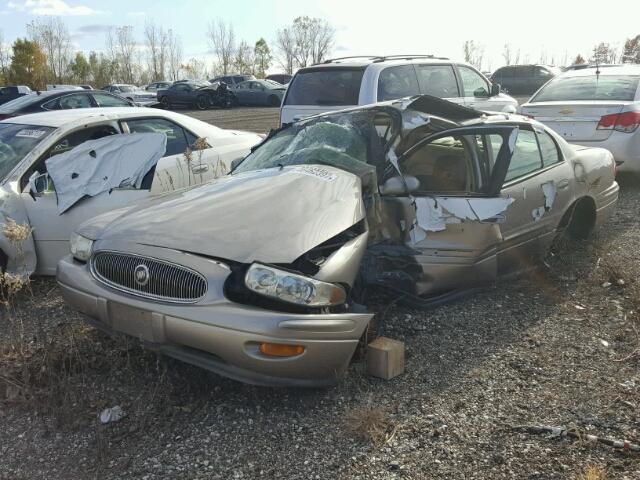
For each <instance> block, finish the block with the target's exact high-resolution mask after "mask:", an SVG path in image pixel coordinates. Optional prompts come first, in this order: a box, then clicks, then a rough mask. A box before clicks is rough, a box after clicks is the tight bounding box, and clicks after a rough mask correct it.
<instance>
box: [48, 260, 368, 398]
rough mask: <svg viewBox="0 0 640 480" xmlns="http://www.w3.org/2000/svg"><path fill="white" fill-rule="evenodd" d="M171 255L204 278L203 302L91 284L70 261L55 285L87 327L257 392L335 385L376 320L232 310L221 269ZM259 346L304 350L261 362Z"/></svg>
mask: <svg viewBox="0 0 640 480" xmlns="http://www.w3.org/2000/svg"><path fill="white" fill-rule="evenodd" d="M145 248H146V249H147V250H149V249H150V248H151V247H145ZM152 249H153V248H152ZM158 250H163V249H158ZM166 252H167V251H166V250H165V253H166ZM168 252H170V253H171V255H169V256H170V257H171V256H173V257H182V258H181V260H183V262H182V263H181V264H182V265H185V266H189V267H191V266H193V265H189V263H192V264H194V263H199V264H200V267H203V265H204V268H201V269H200V272H201V273H202V274H203V275H205V277H207V280H208V293H207V295H206V296H205V298H203V299H202V300H201V301H199V302H197V303H193V304H175V303H173V304H172V303H165V302H160V301H155V300H150V299H147V298H143V297H139V296H134V295H131V294H127V293H124V292H121V291H119V290H115V289H114V288H111V287H109V286H107V285H105V284H104V283H102V282H100V281H98V280H96V279H95V278H94V276H93V275H92V273H91V272H90V269H89V267H88V265H87V264H84V263H80V262H78V261H76V260H74V259H73V258H72V257H71V256H68V257H65V258H64V259H62V260H61V261H60V263H59V264H58V272H57V280H58V284H59V285H60V288H61V290H62V295H63V297H64V298H65V300H66V301H67V302H68V303H69V304H70V305H71V306H72V307H74V308H75V309H77V310H79V311H80V312H81V313H83V314H85V315H86V316H87V317H88V318H87V320H88V321H89V323H91V324H92V325H94V326H96V327H98V328H100V329H102V330H104V331H106V332H108V333H113V332H118V333H124V334H126V335H129V336H132V337H135V338H138V339H140V340H141V341H142V342H143V344H144V345H145V346H146V347H147V348H150V349H153V350H156V351H159V352H161V353H163V354H166V355H168V356H171V357H174V358H177V359H179V360H182V361H185V362H188V363H191V364H195V365H197V366H199V367H202V368H205V369H208V370H211V371H214V372H216V373H218V374H220V375H223V376H226V377H230V378H233V379H236V380H239V381H242V382H246V383H251V384H256V385H266V386H305V387H314V386H324V385H331V384H334V383H336V381H337V380H338V379H339V378H340V376H341V374H342V373H343V372H344V371H345V370H346V368H347V367H348V365H349V362H350V360H351V357H352V356H353V353H354V351H355V349H356V347H357V345H358V341H359V339H360V337H361V336H362V334H363V332H364V330H365V328H366V327H367V325H368V323H369V321H370V320H371V318H372V316H373V315H372V314H370V313H341V314H332V313H329V314H297V313H286V312H277V311H272V310H266V309H264V308H259V307H253V306H249V305H243V304H238V303H234V302H231V301H229V300H227V299H226V298H224V295H222V292H223V290H222V289H223V284H224V280H225V279H226V277H227V276H228V275H229V273H230V272H229V271H228V269H226V266H224V265H222V264H220V263H218V262H214V261H210V260H203V259H202V258H199V261H198V257H195V256H193V255H186V254H183V253H181V252H175V251H168ZM147 255H148V253H147ZM166 257H167V255H164V257H163V258H166ZM156 258H157V256H156ZM184 260H187V261H184ZM225 269H226V270H227V271H226V273H225ZM263 342H268V343H277V344H292V345H302V346H304V347H305V350H304V352H303V353H302V354H300V355H298V356H295V357H286V358H282V357H272V356H266V355H264V354H262V353H260V351H259V345H260V344H261V343H263Z"/></svg>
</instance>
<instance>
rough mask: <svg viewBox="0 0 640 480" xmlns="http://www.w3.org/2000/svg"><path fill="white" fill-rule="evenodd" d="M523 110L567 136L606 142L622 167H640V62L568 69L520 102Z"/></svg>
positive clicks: (590, 143)
mask: <svg viewBox="0 0 640 480" xmlns="http://www.w3.org/2000/svg"><path fill="white" fill-rule="evenodd" d="M522 113H523V114H524V115H528V116H530V117H534V118H535V119H536V120H538V121H540V122H542V123H544V124H545V125H547V126H548V127H549V128H552V129H553V130H555V131H556V132H558V134H559V135H561V136H562V137H563V138H564V139H565V140H566V141H568V142H571V143H577V144H579V145H585V146H589V147H602V148H606V149H607V150H609V151H610V152H611V153H613V156H614V158H615V159H616V162H618V163H620V165H619V169H620V170H621V171H629V172H634V173H640V128H638V125H640V66H638V65H627V66H622V67H608V68H602V69H600V68H596V67H592V68H585V69H580V70H570V71H567V72H565V73H563V74H562V75H560V76H558V77H556V78H554V79H553V80H552V81H551V82H549V83H547V84H546V85H545V86H544V87H542V88H541V89H540V90H539V91H538V92H537V93H536V94H535V95H534V96H533V97H531V99H530V100H529V101H528V102H527V103H525V104H524V105H522Z"/></svg>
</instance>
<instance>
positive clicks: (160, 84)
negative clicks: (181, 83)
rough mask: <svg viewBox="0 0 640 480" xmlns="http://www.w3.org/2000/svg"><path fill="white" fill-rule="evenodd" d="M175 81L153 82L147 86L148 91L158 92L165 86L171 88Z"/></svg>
mask: <svg viewBox="0 0 640 480" xmlns="http://www.w3.org/2000/svg"><path fill="white" fill-rule="evenodd" d="M172 83H173V82H153V83H150V84H149V85H147V86H146V87H145V90H146V91H147V92H157V91H158V90H162V89H165V88H169V87H170V86H171V84H172Z"/></svg>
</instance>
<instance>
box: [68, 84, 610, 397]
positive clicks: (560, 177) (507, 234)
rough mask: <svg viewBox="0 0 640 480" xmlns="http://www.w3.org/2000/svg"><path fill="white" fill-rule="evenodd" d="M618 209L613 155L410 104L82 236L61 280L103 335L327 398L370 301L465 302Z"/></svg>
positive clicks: (509, 122)
mask: <svg viewBox="0 0 640 480" xmlns="http://www.w3.org/2000/svg"><path fill="white" fill-rule="evenodd" d="M617 197H618V185H617V183H616V182H615V180H614V162H613V159H612V157H611V154H610V153H609V152H607V151H606V150H602V149H584V148H581V149H578V148H573V147H571V146H570V145H569V144H567V143H566V142H565V141H564V140H563V139H562V138H561V137H559V136H558V135H557V134H555V133H553V132H552V131H551V130H549V129H547V128H546V127H544V126H543V125H541V124H540V123H538V122H535V121H530V120H528V119H525V118H523V117H519V116H517V115H504V114H500V115H486V114H483V113H481V112H478V111H475V110H471V109H468V108H466V107H462V106H459V105H456V104H453V103H450V102H447V101H445V100H441V99H439V98H435V97H429V96H423V97H414V98H411V99H403V100H399V101H393V102H386V103H380V104H377V105H373V106H366V107H358V108H355V109H351V110H345V111H341V112H336V113H331V114H323V115H319V116H316V117H312V118H310V119H307V120H304V121H301V122H298V123H295V124H293V125H292V126H290V127H287V128H284V129H281V130H280V131H278V132H276V133H274V134H272V135H271V136H270V137H269V138H268V139H266V140H265V141H264V142H263V143H262V144H261V145H259V146H258V147H257V148H255V149H254V150H253V151H252V153H251V154H249V155H248V156H247V157H246V158H245V159H244V160H243V161H242V162H241V163H240V164H239V165H236V167H235V169H234V171H233V172H232V173H231V174H230V175H227V176H225V177H222V178H219V179H217V180H214V181H212V182H210V183H208V184H207V185H204V186H201V187H197V188H193V189H190V190H184V191H182V192H179V193H175V194H168V195H165V196H163V197H162V198H158V199H156V200H153V201H149V202H146V203H145V204H142V205H139V206H137V207H133V208H130V209H128V210H127V209H123V210H120V211H116V212H111V213H110V214H107V215H104V216H101V217H98V218H96V219H94V220H93V221H90V222H88V223H85V224H84V225H83V226H81V227H80V228H79V229H78V230H77V231H76V234H75V236H74V237H73V238H72V242H71V255H69V256H68V257H66V258H65V259H63V260H62V261H61V262H60V263H59V264H58V274H57V278H58V282H59V284H60V286H61V289H62V292H63V295H64V297H65V298H66V299H67V301H68V302H69V303H70V304H71V305H72V306H74V307H75V308H77V309H78V310H79V311H81V312H83V313H84V314H86V315H87V317H88V318H89V319H90V321H91V322H92V323H93V324H94V325H97V326H98V327H100V328H102V329H104V330H106V331H110V332H113V331H117V332H122V333H125V334H128V335H131V336H133V337H136V338H139V339H141V340H143V341H144V342H145V343H146V344H147V345H149V346H150V347H152V348H155V349H157V350H159V351H160V352H163V353H165V354H168V355H171V356H174V357H176V358H179V359H182V360H184V361H187V362H191V363H194V364H197V365H200V366H202V367H205V368H208V369H211V370H213V371H216V372H218V373H221V374H223V375H226V376H229V377H232V378H235V379H239V380H242V381H246V382H251V383H256V384H263V385H303V386H313V385H325V384H330V383H333V382H335V381H336V380H337V379H338V378H339V376H340V374H341V373H342V372H344V371H345V369H346V368H347V366H348V364H349V361H350V359H351V357H352V355H353V353H354V351H355V349H356V346H357V345H358V343H359V341H360V339H361V337H362V336H363V333H364V332H365V330H366V329H367V326H368V325H369V322H370V321H371V319H372V317H373V315H374V312H372V311H370V310H368V309H367V308H366V307H364V306H363V303H364V300H365V298H366V295H367V292H369V291H372V290H375V289H383V290H386V291H388V292H392V293H393V294H396V295H399V296H401V297H402V298H403V299H404V300H405V301H407V302H410V303H411V304H413V305H416V306H423V307H424V306H429V305H435V304H438V303H441V302H443V301H448V300H451V299H453V298H456V297H457V296H459V295H460V294H462V293H464V292H468V291H470V290H471V289H473V288H475V287H478V286H484V285H487V284H488V283H491V282H493V281H494V280H495V279H496V277H497V276H498V275H501V274H507V273H512V272H513V271H515V270H520V269H522V268H523V266H527V265H528V263H529V261H530V259H535V258H536V257H539V256H541V255H543V254H544V252H545V251H546V249H547V247H548V245H549V244H550V242H551V241H552V239H553V238H554V237H555V236H556V234H557V232H558V231H568V232H569V233H571V234H573V235H576V236H586V235H587V234H588V233H589V232H590V231H591V230H592V229H593V228H594V227H595V226H597V225H599V224H600V223H602V222H603V221H604V220H605V219H606V217H607V215H608V214H609V213H610V212H611V211H612V209H613V208H614V206H615V203H616V200H617Z"/></svg>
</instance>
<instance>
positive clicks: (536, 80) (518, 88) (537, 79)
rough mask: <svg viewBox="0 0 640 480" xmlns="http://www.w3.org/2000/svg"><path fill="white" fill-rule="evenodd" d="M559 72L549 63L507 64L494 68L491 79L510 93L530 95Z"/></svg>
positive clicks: (559, 71)
mask: <svg viewBox="0 0 640 480" xmlns="http://www.w3.org/2000/svg"><path fill="white" fill-rule="evenodd" d="M560 73H562V71H561V70H560V69H559V68H558V67H552V66H549V65H507V66H505V67H501V68H499V69H498V70H496V71H495V72H494V73H493V75H492V76H491V81H492V82H493V83H497V84H498V85H500V86H501V87H502V89H503V90H504V91H506V92H508V93H509V94H511V95H531V94H532V93H534V92H535V91H536V90H538V89H539V88H540V87H541V86H542V85H544V84H545V83H547V82H548V81H549V80H551V79H552V78H554V77H556V76H557V75H560Z"/></svg>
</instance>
